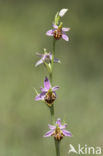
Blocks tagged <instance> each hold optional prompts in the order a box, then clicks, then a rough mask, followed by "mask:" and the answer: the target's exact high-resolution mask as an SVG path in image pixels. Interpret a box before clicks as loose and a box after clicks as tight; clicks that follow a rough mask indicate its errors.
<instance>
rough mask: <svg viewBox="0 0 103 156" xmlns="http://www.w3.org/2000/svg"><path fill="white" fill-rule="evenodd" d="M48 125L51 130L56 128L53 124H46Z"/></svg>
mask: <svg viewBox="0 0 103 156" xmlns="http://www.w3.org/2000/svg"><path fill="white" fill-rule="evenodd" d="M48 127H49V128H50V129H51V130H55V128H56V126H54V125H50V124H49V125H48Z"/></svg>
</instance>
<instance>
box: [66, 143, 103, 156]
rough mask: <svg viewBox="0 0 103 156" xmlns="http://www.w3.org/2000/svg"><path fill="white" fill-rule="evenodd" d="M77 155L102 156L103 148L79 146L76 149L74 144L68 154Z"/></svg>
mask: <svg viewBox="0 0 103 156" xmlns="http://www.w3.org/2000/svg"><path fill="white" fill-rule="evenodd" d="M70 153H75V154H97V155H100V154H101V153H102V149H101V147H93V146H91V147H89V146H87V145H86V144H85V145H84V146H81V145H80V144H78V146H77V148H75V147H74V146H73V145H72V144H70V145H69V151H68V154H70Z"/></svg>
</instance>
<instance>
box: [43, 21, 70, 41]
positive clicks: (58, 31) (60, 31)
mask: <svg viewBox="0 0 103 156" xmlns="http://www.w3.org/2000/svg"><path fill="white" fill-rule="evenodd" d="M69 30H70V28H64V27H62V23H60V25H59V26H57V25H56V24H53V29H51V30H48V31H47V32H46V35H47V36H53V37H54V38H55V39H56V40H59V39H60V38H63V39H64V40H65V41H69V37H68V36H67V35H66V33H65V32H67V31H69Z"/></svg>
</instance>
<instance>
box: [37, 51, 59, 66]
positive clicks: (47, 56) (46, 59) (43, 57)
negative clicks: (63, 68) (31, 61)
mask: <svg viewBox="0 0 103 156" xmlns="http://www.w3.org/2000/svg"><path fill="white" fill-rule="evenodd" d="M44 51H45V50H44ZM37 55H38V56H39V57H40V60H39V61H37V62H36V64H35V67H37V66H39V65H40V64H43V63H48V64H49V63H51V61H52V53H51V52H49V53H47V52H44V54H40V53H37ZM54 63H60V60H59V59H57V58H54Z"/></svg>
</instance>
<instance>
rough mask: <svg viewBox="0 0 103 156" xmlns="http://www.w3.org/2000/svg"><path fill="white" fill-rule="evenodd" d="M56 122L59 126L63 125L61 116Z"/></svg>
mask: <svg viewBox="0 0 103 156" xmlns="http://www.w3.org/2000/svg"><path fill="white" fill-rule="evenodd" d="M56 124H57V125H58V126H59V127H60V126H61V119H60V118H58V119H57V121H56Z"/></svg>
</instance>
